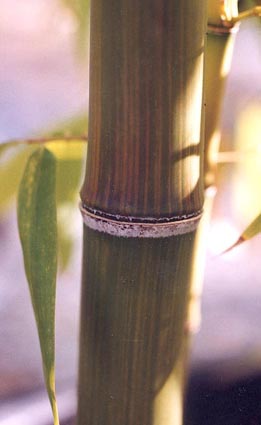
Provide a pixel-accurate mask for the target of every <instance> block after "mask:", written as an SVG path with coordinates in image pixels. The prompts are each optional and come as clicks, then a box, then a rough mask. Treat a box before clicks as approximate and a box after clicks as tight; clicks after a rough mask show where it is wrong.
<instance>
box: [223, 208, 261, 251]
mask: <svg viewBox="0 0 261 425" xmlns="http://www.w3.org/2000/svg"><path fill="white" fill-rule="evenodd" d="M258 233H261V213H260V214H259V215H258V216H257V217H256V218H255V219H254V220H253V221H252V222H251V223H250V224H249V226H247V228H246V229H245V230H244V232H243V233H242V234H241V235H240V236H239V238H238V240H237V241H236V242H235V243H234V244H233V245H232V246H230V247H229V248H228V249H226V250H225V252H224V253H226V252H228V251H231V250H232V249H233V248H235V247H236V246H238V245H240V244H241V243H243V242H245V241H247V240H249V239H252V238H253V237H254V236H256V235H257V234H258Z"/></svg>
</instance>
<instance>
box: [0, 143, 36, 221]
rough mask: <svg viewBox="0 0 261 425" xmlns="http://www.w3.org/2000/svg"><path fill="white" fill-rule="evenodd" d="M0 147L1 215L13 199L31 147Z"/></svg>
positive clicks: (11, 145)
mask: <svg viewBox="0 0 261 425" xmlns="http://www.w3.org/2000/svg"><path fill="white" fill-rule="evenodd" d="M14 147H15V146H14V144H12V143H11V144H10V145H9V144H5V145H1V149H0V213H3V212H4V211H5V210H6V209H7V208H8V207H9V205H10V203H11V201H12V200H13V199H14V195H15V193H16V191H17V188H18V185H19V182H20V179H21V177H22V172H23V169H24V166H25V163H26V161H27V159H28V156H29V155H30V153H31V152H32V147H31V146H22V147H21V146H19V147H17V146H16V147H15V149H14Z"/></svg>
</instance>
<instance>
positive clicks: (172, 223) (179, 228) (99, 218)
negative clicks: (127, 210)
mask: <svg viewBox="0 0 261 425" xmlns="http://www.w3.org/2000/svg"><path fill="white" fill-rule="evenodd" d="M80 210H81V213H82V217H83V222H84V224H85V225H86V226H87V227H89V228H91V229H92V230H97V231H98V232H102V233H107V234H110V235H112V236H119V237H126V238H166V237H170V236H175V235H182V234H185V233H191V232H193V231H195V230H196V228H197V226H198V223H199V221H200V218H201V216H202V210H200V211H197V212H195V213H192V214H189V215H183V216H179V217H170V218H168V217H167V218H161V219H155V218H152V217H146V218H144V217H129V216H126V217H125V216H121V215H119V214H115V215H113V214H108V213H104V212H103V211H99V210H96V209H92V208H89V207H86V206H85V205H84V204H82V203H81V204H80Z"/></svg>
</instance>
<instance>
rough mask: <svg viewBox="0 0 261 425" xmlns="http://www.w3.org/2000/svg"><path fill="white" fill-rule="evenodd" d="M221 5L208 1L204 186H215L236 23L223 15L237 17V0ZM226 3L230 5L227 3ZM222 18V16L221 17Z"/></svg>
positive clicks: (217, 0) (211, 0) (213, 0)
mask: <svg viewBox="0 0 261 425" xmlns="http://www.w3.org/2000/svg"><path fill="white" fill-rule="evenodd" d="M225 3H227V7H226V8H225V7H224V6H223V7H222V6H221V2H220V1H219V0H208V31H207V32H208V34H207V48H206V56H205V61H206V66H205V82H206V84H205V99H206V115H205V119H206V126H205V165H204V170H205V187H206V188H208V187H209V186H212V185H215V181H216V164H217V155H218V151H219V146H220V126H221V122H220V121H221V110H222V105H223V98H224V90H225V86H226V81H227V77H228V74H229V70H230V65H231V60H232V55H233V48H234V43H235V37H236V33H237V29H238V25H237V24H234V23H233V22H228V21H227V20H226V19H225V17H228V18H231V19H233V18H235V17H236V16H238V9H237V3H238V1H237V0H233V1H230V2H228V1H227V2H225ZM228 3H229V4H228ZM221 17H223V19H221Z"/></svg>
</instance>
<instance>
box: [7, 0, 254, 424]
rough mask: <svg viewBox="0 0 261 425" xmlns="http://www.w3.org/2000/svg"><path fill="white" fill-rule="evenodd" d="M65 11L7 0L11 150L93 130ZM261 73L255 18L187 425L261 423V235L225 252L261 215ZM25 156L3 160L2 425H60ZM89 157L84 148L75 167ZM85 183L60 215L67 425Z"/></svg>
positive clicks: (61, 364) (82, 59)
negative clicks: (22, 212) (51, 399)
mask: <svg viewBox="0 0 261 425" xmlns="http://www.w3.org/2000/svg"><path fill="white" fill-rule="evenodd" d="M66 3H69V1H68V2H66V0H64V1H61V0H37V2H36V1H35V0H23V1H21V0H1V2H0V40H1V43H0V58H1V67H0V106H1V115H0V141H5V140H9V139H15V138H20V139H21V138H28V137H35V136H36V135H43V134H50V133H53V132H54V133H57V134H58V133H59V131H60V130H61V129H63V128H66V129H68V132H69V133H68V134H70V131H71V129H72V128H73V131H74V133H75V132H76V133H77V134H79V135H82V134H84V133H85V130H86V126H87V105H88V61H87V57H88V55H87V51H88V42H87V41H86V42H85V43H84V42H83V40H87V35H86V33H84V28H87V27H88V25H86V22H80V25H81V28H80V30H81V31H82V33H81V34H82V35H81V37H79V20H78V19H77V13H78V9H77V6H75V8H74V10H72V8H68V7H67V5H66ZM76 4H77V2H75V5H76ZM260 76H261V25H260V22H259V21H257V20H255V19H251V20H247V21H245V22H244V23H243V24H242V25H241V28H240V31H239V33H238V36H237V41H236V47H235V53H234V57H233V61H232V69H231V73H230V76H229V81H228V86H227V90H226V96H225V105H224V111H223V124H222V127H223V137H222V146H221V150H222V151H223V152H231V151H237V152H238V154H236V155H235V154H233V155H231V154H230V155H224V156H223V157H221V159H222V158H223V159H222V161H223V162H222V163H221V162H220V164H219V168H218V187H219V190H218V193H217V196H216V199H215V205H214V211H213V217H212V221H211V226H210V230H209V236H208V252H207V264H206V274H205V283H204V291H203V299H202V311H203V321H202V326H201V329H200V332H199V333H198V334H197V335H196V336H195V338H194V344H193V348H192V355H191V367H190V381H189V385H188V396H187V402H186V403H187V417H186V425H198V424H200V425H208V424H211V425H215V424H217V425H219V424H222V425H231V424H235V425H239V424H240V425H244V424H246V425H251V424H252V425H258V424H261V406H260V397H261V332H260V328H261V326H260V324H261V263H260V252H261V238H260V236H257V237H255V238H254V239H253V240H251V241H249V242H246V243H245V244H243V245H241V246H239V247H237V248H235V249H234V250H233V251H231V252H229V253H228V254H226V255H219V254H220V253H221V252H222V251H223V250H224V249H225V248H227V247H228V246H229V245H231V244H232V243H233V242H235V240H236V239H237V237H238V236H239V234H240V233H241V232H242V230H244V228H245V227H246V226H247V225H248V223H249V222H250V221H251V220H252V219H253V218H254V217H255V215H257V214H258V213H259V212H260V210H261V184H260V182H261V78H260ZM18 151H19V154H17V151H16V152H14V151H12V150H11V153H10V152H9V153H8V155H9V156H8V155H2V156H1V158H0V203H1V205H0V252H1V256H0V323H1V326H0V425H49V424H51V423H52V418H51V412H50V407H49V403H48V400H47V396H46V394H45V390H44V386H43V376H42V369H41V358H40V350H39V346H38V337H37V333H36V327H35V323H34V318H33V312H32V307H31V303H30V298H29V292H28V288H27V283H26V280H25V275H24V269H23V260H22V255H21V249H20V244H19V240H18V231H17V224H16V212H15V198H14V196H13V198H12V199H10V197H9V193H13V194H14V195H15V191H16V188H17V184H18V181H19V179H20V175H21V172H22V170H23V166H24V163H25V156H26V155H24V151H23V148H19V150H18ZM10 155H13V157H12V158H13V159H11V163H12V166H11V168H12V167H13V168H12V170H11V171H10ZM81 158H82V148H80V153H79V156H78V157H77V158H76V161H78V162H79V163H80V162H81ZM64 160H65V161H66V158H65V159H64ZM12 161H13V162H12ZM231 161H232V162H231ZM8 164H9V165H8ZM8 167H9V168H8ZM76 174H77V173H76ZM10 176H11V178H10ZM80 181H81V175H80V173H78V174H77V175H75V176H74V177H73V179H72V181H70V182H67V181H66V184H70V185H71V188H72V192H74V195H72V196H70V197H69V198H66V197H64V198H63V199H62V200H61V202H60V205H59V211H58V214H59V215H58V217H59V219H60V222H61V223H62V225H61V227H62V228H63V229H66V231H64V230H62V229H60V237H61V240H62V243H61V262H60V269H61V272H60V274H59V278H58V286H57V332H56V335H57V337H56V338H57V339H56V347H57V349H56V357H57V393H58V404H59V408H60V414H61V425H69V424H71V423H73V422H72V420H73V417H74V414H75V409H76V374H77V356H78V354H77V344H78V316H79V299H80V275H81V236H82V235H81V232H82V224H81V216H80V213H79V212H78V206H77V191H78V190H79V187H80ZM75 194H76V195H75ZM65 266H66V267H65Z"/></svg>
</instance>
